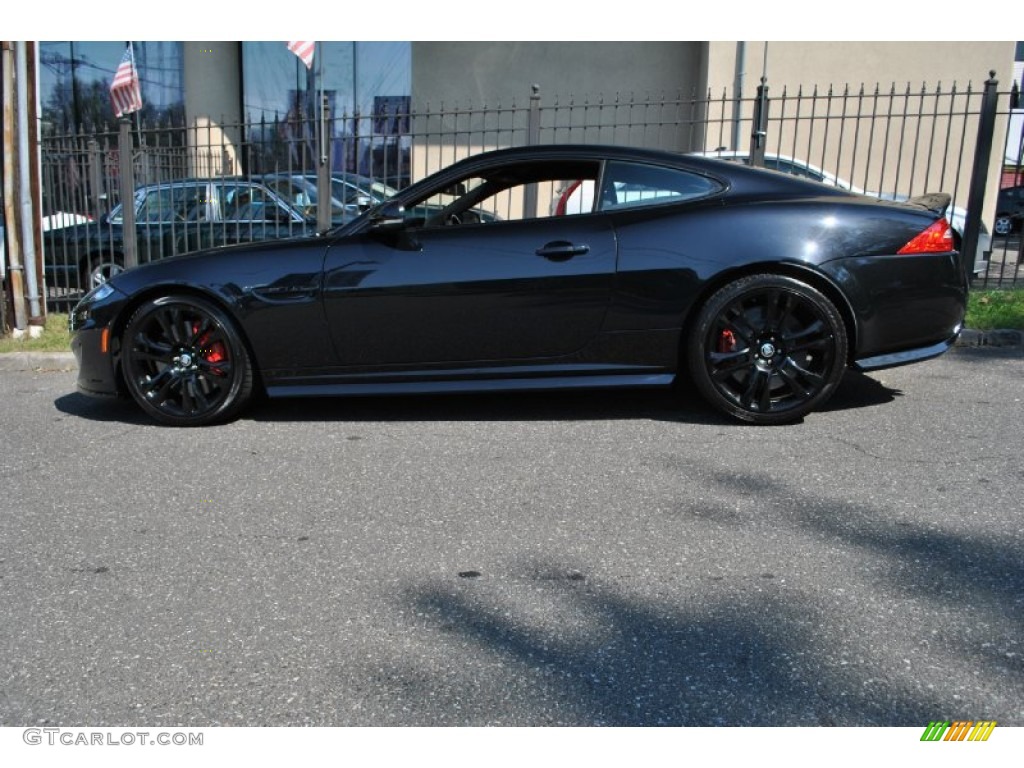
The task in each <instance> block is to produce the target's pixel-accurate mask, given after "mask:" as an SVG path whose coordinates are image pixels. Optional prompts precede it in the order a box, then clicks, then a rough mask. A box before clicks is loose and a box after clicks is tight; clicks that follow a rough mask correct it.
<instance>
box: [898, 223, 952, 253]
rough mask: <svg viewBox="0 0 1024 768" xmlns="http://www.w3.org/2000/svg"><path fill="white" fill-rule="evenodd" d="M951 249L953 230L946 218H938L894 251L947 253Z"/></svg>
mask: <svg viewBox="0 0 1024 768" xmlns="http://www.w3.org/2000/svg"><path fill="white" fill-rule="evenodd" d="M952 250H953V230H952V229H951V228H950V226H949V222H948V221H946V219H939V220H938V221H936V222H935V223H934V224H932V225H931V226H930V227H928V229H926V230H924V232H922V233H921V234H919V235H918V236H917V237H915V238H914V239H913V240H911V241H910V242H909V243H907V244H906V245H904V246H903V247H902V248H900V249H899V250H898V251H896V253H898V254H906V253H947V252H948V251H952Z"/></svg>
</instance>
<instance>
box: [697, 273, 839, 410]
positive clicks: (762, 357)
mask: <svg viewBox="0 0 1024 768" xmlns="http://www.w3.org/2000/svg"><path fill="white" fill-rule="evenodd" d="M846 354H847V338H846V328H845V326H844V324H843V320H842V317H841V316H840V315H839V312H838V310H837V309H836V307H835V305H834V304H833V303H832V302H831V301H830V300H829V299H828V297H826V296H825V295H824V294H822V293H821V292H820V291H818V290H817V289H816V288H814V287H813V286H810V285H808V284H806V283H804V282H802V281H800V280H795V279H793V278H791V277H784V276H782V275H768V274H765V275H752V276H749V277H744V278H741V279H739V280H737V281H735V282H733V283H730V284H729V285H726V286H725V287H723V288H721V289H720V290H719V291H718V292H717V293H715V294H713V295H712V296H711V298H710V299H708V301H707V302H706V303H705V304H704V306H703V307H702V308H701V310H700V312H699V314H698V316H697V319H696V321H695V323H694V324H693V326H692V328H691V331H690V334H689V339H688V349H687V357H688V362H689V369H690V375H691V376H692V378H693V380H694V383H695V384H696V386H697V388H698V390H699V391H700V393H701V394H702V395H703V396H704V397H705V398H706V399H707V400H708V401H709V402H710V403H711V404H712V405H714V406H715V407H716V408H718V409H719V410H721V411H724V412H725V413H727V414H729V415H730V416H733V417H735V418H737V419H740V420H741V421H746V422H751V423H754V424H785V423H787V422H792V421H796V420H798V419H800V418H802V417H803V416H805V415H806V414H807V413H809V412H811V411H813V410H814V409H815V408H818V407H819V406H821V405H822V404H823V403H824V402H825V401H826V400H827V399H828V398H829V397H830V396H831V395H832V393H833V392H834V391H835V388H836V386H837V385H838V384H839V381H840V380H841V379H842V377H843V373H844V371H845V369H846Z"/></svg>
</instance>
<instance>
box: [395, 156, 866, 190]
mask: <svg viewBox="0 0 1024 768" xmlns="http://www.w3.org/2000/svg"><path fill="white" fill-rule="evenodd" d="M554 157H557V158H563V159H566V160H587V159H590V160H625V161H637V162H647V163H651V164H656V165H665V166H669V167H674V168H679V169H680V170H689V171H692V172H697V173H702V174H705V175H708V176H712V177H716V178H718V179H720V180H722V181H724V182H725V183H726V186H727V187H729V188H730V189H731V190H732V191H733V192H734V193H740V194H764V193H769V192H770V193H774V194H792V195H794V196H796V195H813V196H817V197H833V196H835V197H844V196H849V194H850V193H849V192H847V191H846V190H844V189H841V188H839V187H833V186H829V185H826V184H821V183H820V182H817V181H812V180H810V179H803V178H800V177H797V176H791V175H789V174H785V173H779V172H777V171H770V170H766V169H764V168H752V167H750V166H747V165H742V164H740V163H735V162H730V161H728V160H720V159H718V158H714V157H705V156H702V155H695V154H684V153H681V152H671V151H668V150H663V149H647V148H641V147H624V146H619V145H611V144H535V145H532V146H522V147H511V148H508V149H496V150H492V151H490V152H483V153H481V154H478V155H473V156H471V157H468V158H466V159H464V160H460V161H458V162H456V163H453V164H452V165H450V166H448V167H447V168H445V169H442V170H441V171H439V172H438V174H439V175H443V176H445V177H447V176H452V175H458V174H461V173H463V172H466V171H472V169H473V168H475V167H477V166H481V167H486V166H491V165H494V164H496V163H500V162H503V161H507V162H518V161H524V162H526V161H530V160H543V159H545V158H554ZM431 178H433V177H427V179H424V180H421V181H419V182H417V183H416V184H414V185H413V186H412V187H409V188H407V190H404V191H403V192H408V191H413V192H414V193H415V192H418V190H419V188H420V186H421V185H422V184H423V183H424V181H429V180H430V179H431Z"/></svg>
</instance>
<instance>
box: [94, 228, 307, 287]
mask: <svg viewBox="0 0 1024 768" xmlns="http://www.w3.org/2000/svg"><path fill="white" fill-rule="evenodd" d="M303 244H307V245H309V246H310V247H313V248H323V247H325V246H326V244H327V243H326V241H325V239H324V238H323V237H321V236H319V235H299V236H296V237H288V238H281V239H277V240H263V241H260V242H256V243H241V244H238V245H221V246H217V247H215V248H207V249H205V250H202V251H195V252H193V253H183V254H179V255H177V256H168V257H167V258H164V259H160V260H159V261H153V262H150V263H148V264H141V265H139V266H137V267H133V268H132V269H126V270H125V271H123V272H119V273H118V274H117V275H115V276H114V277H112V278H111V279H110V284H111V285H112V286H113V287H114V288H117V289H118V290H119V291H121V292H122V293H125V294H129V295H130V294H132V293H135V292H136V291H138V290H142V289H144V288H147V287H149V286H152V285H156V284H168V285H170V284H182V285H183V284H191V283H199V284H202V283H203V282H205V281H206V279H207V276H212V275H214V274H216V273H218V272H219V270H220V268H221V267H222V266H225V265H230V267H231V268H232V269H235V270H237V269H239V267H240V266H242V265H244V262H245V260H246V259H247V258H253V257H256V256H258V255H261V254H265V253H267V252H273V251H282V254H281V258H282V259H286V258H288V255H287V253H286V251H288V250H290V249H294V248H295V247H301V246H302V245H303Z"/></svg>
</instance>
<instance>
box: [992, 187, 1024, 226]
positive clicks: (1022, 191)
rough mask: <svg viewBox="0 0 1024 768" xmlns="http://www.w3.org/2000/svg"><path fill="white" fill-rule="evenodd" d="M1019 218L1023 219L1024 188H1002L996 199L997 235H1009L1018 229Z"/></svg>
mask: <svg viewBox="0 0 1024 768" xmlns="http://www.w3.org/2000/svg"><path fill="white" fill-rule="evenodd" d="M1021 218H1024V186H1018V187H1004V188H1003V189H1000V190H999V197H998V198H997V199H996V223H995V227H994V230H995V233H996V234H997V235H1009V234H1012V233H1014V232H1016V231H1017V230H1018V229H1020V222H1021Z"/></svg>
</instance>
